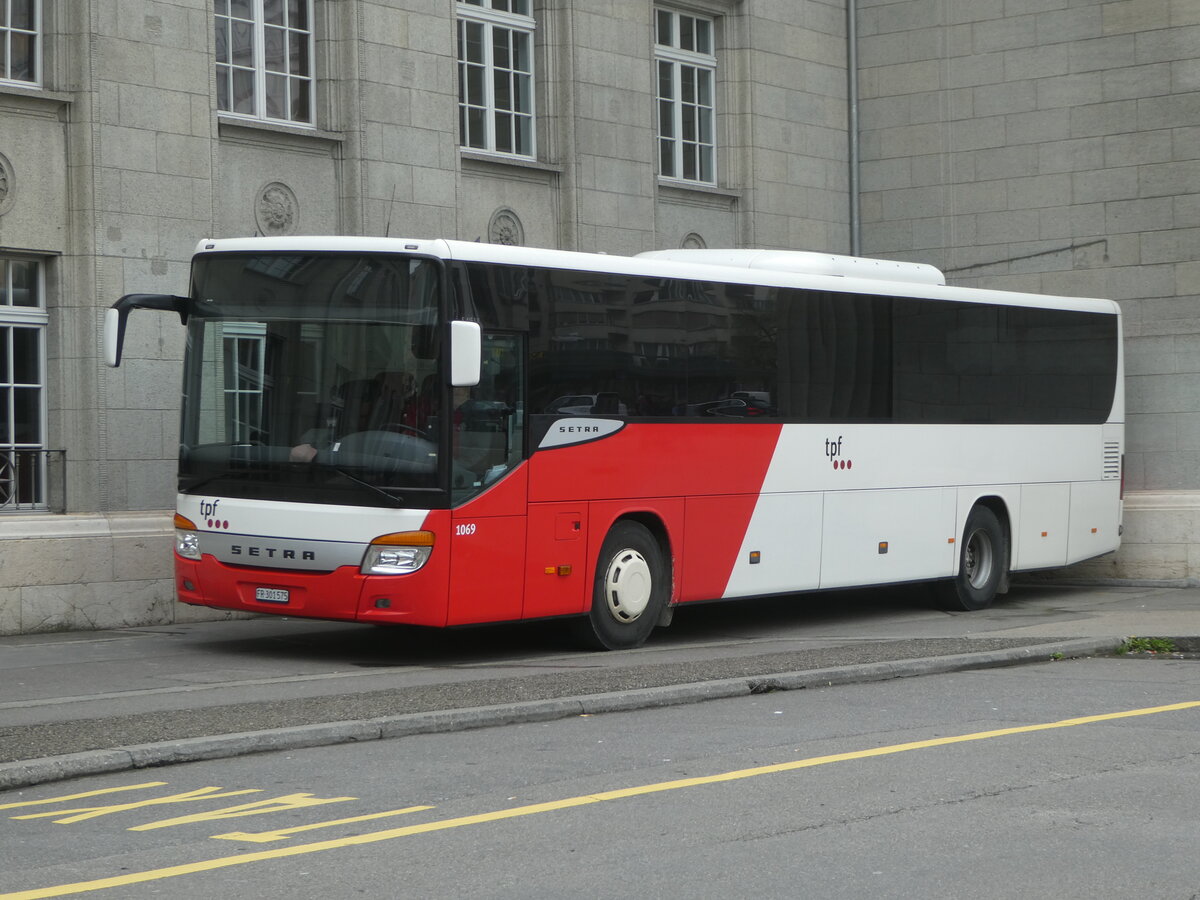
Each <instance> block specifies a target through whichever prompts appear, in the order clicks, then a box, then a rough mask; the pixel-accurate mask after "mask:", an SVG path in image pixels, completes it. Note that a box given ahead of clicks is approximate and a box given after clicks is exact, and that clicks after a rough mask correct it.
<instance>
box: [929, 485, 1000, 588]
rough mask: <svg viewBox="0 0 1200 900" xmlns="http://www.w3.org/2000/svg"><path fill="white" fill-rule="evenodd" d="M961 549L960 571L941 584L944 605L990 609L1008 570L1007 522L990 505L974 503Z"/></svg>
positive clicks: (964, 530)
mask: <svg viewBox="0 0 1200 900" xmlns="http://www.w3.org/2000/svg"><path fill="white" fill-rule="evenodd" d="M958 553H959V556H958V574H957V575H956V576H955V577H954V578H953V579H952V580H951V581H945V582H941V583H940V584H939V585H938V587H939V589H940V593H941V601H942V606H943V607H944V608H945V609H950V610H963V611H971V610H977V609H986V608H987V607H989V606H991V605H992V601H993V600H995V599H996V594H997V592H998V591H999V589H1000V583H1001V581H1002V580H1003V579H1004V575H1005V573H1006V572H1007V570H1008V541H1007V540H1006V538H1005V532H1004V526H1003V525H1001V524H1000V519H999V518H998V517H997V516H996V514H995V513H994V512H992V511H991V510H990V509H988V508H987V507H986V506H976V507H974V508H973V509H972V510H971V513H970V515H968V516H967V527H966V528H964V529H963V536H962V543H961V544H960V545H959V551H958Z"/></svg>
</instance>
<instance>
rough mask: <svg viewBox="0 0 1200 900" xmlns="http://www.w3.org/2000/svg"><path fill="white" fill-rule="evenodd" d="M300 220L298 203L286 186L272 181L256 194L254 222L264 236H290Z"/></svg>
mask: <svg viewBox="0 0 1200 900" xmlns="http://www.w3.org/2000/svg"><path fill="white" fill-rule="evenodd" d="M299 218H300V203H299V201H298V200H296V195H295V193H293V192H292V189H291V188H290V187H288V186H287V185H286V184H283V183H282V182H279V181H272V182H271V183H270V184H268V185H266V186H264V187H263V189H262V190H261V191H259V192H258V202H257V203H255V204H254V220H255V222H257V223H258V230H259V232H261V233H262V234H264V235H268V236H274V235H280V234H292V233H293V232H294V231H295V230H296V222H297V221H298V220H299Z"/></svg>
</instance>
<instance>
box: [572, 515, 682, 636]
mask: <svg viewBox="0 0 1200 900" xmlns="http://www.w3.org/2000/svg"><path fill="white" fill-rule="evenodd" d="M669 586H670V579H669V578H668V577H667V567H666V564H665V563H664V562H663V552H662V548H661V547H660V546H659V544H658V541H657V540H655V539H654V535H652V534H651V533H650V532H649V530H647V529H646V527H645V526H644V525H640V524H638V523H637V522H630V521H622V522H618V523H617V524H616V525H614V526H613V527H612V530H611V531H609V533H608V536H607V537H605V539H604V544H603V545H602V546H601V548H600V555H599V557H598V558H597V561H596V578H595V581H594V583H593V585H592V608H591V610H590V611H589V612H588V614H587V616H586V617H585V618H584V619H583V621H581V622H579V623H578V625H577V634H578V636H579V638H580V639H581V640H582V641H583V643H584V644H586V645H587V646H589V647H592V648H594V649H597V650H629V649H632V648H634V647H640V646H641V645H642V644H644V643H645V642H646V639H647V638H648V637H650V632H651V631H653V630H654V626H655V625H657V624H658V621H659V619H660V618H661V616H662V613H663V609H664V608H665V607H666V603H667V593H668V590H669Z"/></svg>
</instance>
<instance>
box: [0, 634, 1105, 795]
mask: <svg viewBox="0 0 1200 900" xmlns="http://www.w3.org/2000/svg"><path fill="white" fill-rule="evenodd" d="M1123 641H1124V638H1119V637H1112V638H1079V639H1076V640H1069V641H1055V642H1052V643H1046V644H1032V645H1030V646H1028V647H1013V648H1008V649H1005V650H989V651H985V652H980V653H959V654H955V655H952V656H935V657H930V658H925V659H904V660H894V661H888V662H878V663H862V664H858V665H852V666H834V667H832V668H826V669H812V670H810V671H804V672H781V673H776V674H770V675H742V676H739V677H737V678H727V679H722V680H718V681H700V682H691V683H689V684H676V685H668V686H665V687H652V688H642V689H640V690H634V691H619V692H614V693H608V694H592V695H586V696H576V697H561V698H557V699H553V700H534V701H530V702H527V703H506V704H501V705H498V706H478V707H471V708H465V709H447V710H439V711H436V712H422V713H409V714H406V715H400V716H385V717H381V718H375V719H362V720H357V721H348V722H326V723H322V724H319V725H302V726H297V727H295V728H275V729H270V730H266V731H245V732H240V733H235V734H222V735H214V736H211V737H202V738H188V739H186V740H180V741H159V742H156V743H153V744H137V745H133V746H129V747H115V748H112V749H109V750H89V751H86V752H83V753H71V754H67V755H64V756H49V757H44V758H42V759H31V760H23V761H20V762H11V763H0V791H6V790H13V789H16V788H24V787H33V786H35V785H39V784H46V783H48V782H53V781H62V780H65V779H68V778H80V777H83V776H87V775H103V774H107V773H110V772H124V771H129V770H132V769H146V768H152V767H155V766H168V765H175V764H178V763H185V762H200V761H204V760H211V759H229V758H232V757H237V756H247V755H249V754H252V753H269V752H271V751H276V750H298V749H303V748H306V747H328V746H333V745H336V744H353V743H358V742H360V741H378V740H387V739H389V738H398V737H407V736H410V735H416V734H436V733H447V732H452V731H467V730H469V729H474V728H492V727H495V726H499V725H517V724H523V723H529V722H548V721H552V720H554V719H566V718H570V717H571V716H581V715H596V714H600V713H609V712H630V711H633V710H639V709H655V708H660V707H664V706H679V705H682V704H685V703H701V702H704V701H706V700H721V699H728V698H732V697H745V696H748V695H750V694H765V693H770V692H772V691H797V690H804V689H806V688H816V687H832V686H834V685H842V684H863V683H867V682H873V681H889V680H891V679H893V678H913V677H916V676H918V675H938V674H945V673H948V672H961V671H964V670H967V669H982V668H996V667H1000V666H1013V665H1020V664H1021V663H1031V662H1047V661H1049V660H1051V659H1055V658H1059V656H1061V657H1064V658H1069V657H1077V656H1089V655H1094V654H1097V653H1106V652H1111V651H1113V650H1115V649H1116V648H1117V647H1119V646H1120V645H1121V643H1122V642H1123Z"/></svg>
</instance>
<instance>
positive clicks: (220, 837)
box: [129, 806, 433, 844]
mask: <svg viewBox="0 0 1200 900" xmlns="http://www.w3.org/2000/svg"><path fill="white" fill-rule="evenodd" d="M427 809H433V807H432V806H406V807H405V808H404V809H389V810H387V811H386V812H377V813H369V814H368V815H365V816H351V817H350V818H348V819H330V820H329V821H328V822H313V823H312V824H311V825H297V826H295V827H294V828H280V829H279V830H278V831H257V832H246V831H231V832H230V833H229V834H214V835H213V840H214V841H247V842H249V843H253V844H269V843H271V842H272V841H282V840H285V839H287V838H289V837H291V836H292V835H293V834H300V833H301V832H304V831H316V830H317V829H319V828H333V827H334V826H335V825H353V824H355V823H357V822H370V821H372V820H373V819H387V818H390V817H392V816H403V815H407V814H408V813H414V812H424V811H425V810H427ZM129 830H130V831H133V829H132V828H131V829H129Z"/></svg>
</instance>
